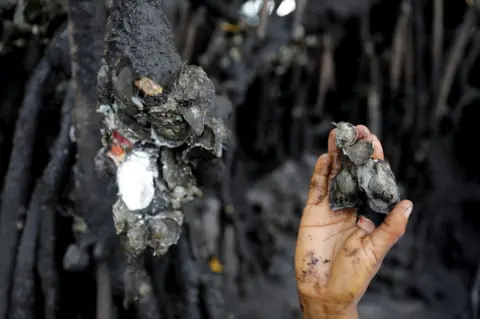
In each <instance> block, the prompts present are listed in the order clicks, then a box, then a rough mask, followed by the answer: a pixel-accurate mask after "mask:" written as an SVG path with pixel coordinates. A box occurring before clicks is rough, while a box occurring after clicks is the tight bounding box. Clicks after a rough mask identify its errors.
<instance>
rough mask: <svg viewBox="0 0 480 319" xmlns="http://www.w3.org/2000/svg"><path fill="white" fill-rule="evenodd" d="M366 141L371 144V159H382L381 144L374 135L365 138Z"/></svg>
mask: <svg viewBox="0 0 480 319" xmlns="http://www.w3.org/2000/svg"><path fill="white" fill-rule="evenodd" d="M365 140H366V141H371V142H372V143H373V154H372V157H373V158H375V159H381V160H383V159H384V155H383V147H382V143H380V140H379V139H378V137H377V136H376V135H375V134H369V135H368V136H367V137H365Z"/></svg>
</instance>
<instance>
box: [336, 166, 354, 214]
mask: <svg viewBox="0 0 480 319" xmlns="http://www.w3.org/2000/svg"><path fill="white" fill-rule="evenodd" d="M359 201H360V199H359V197H358V185H357V181H356V180H355V179H354V178H353V177H352V175H350V173H349V172H348V171H346V170H342V171H341V172H340V173H339V174H338V175H337V176H336V177H335V178H334V179H333V180H332V182H331V184H330V208H331V209H332V210H333V211H336V210H339V209H343V208H348V207H355V205H357V204H359Z"/></svg>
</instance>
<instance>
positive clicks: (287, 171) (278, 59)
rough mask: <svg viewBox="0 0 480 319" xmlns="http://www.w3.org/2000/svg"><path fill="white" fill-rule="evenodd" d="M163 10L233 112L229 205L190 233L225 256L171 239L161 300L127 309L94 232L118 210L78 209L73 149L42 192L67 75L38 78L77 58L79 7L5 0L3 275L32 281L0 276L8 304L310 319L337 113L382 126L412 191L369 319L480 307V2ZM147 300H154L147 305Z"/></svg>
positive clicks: (0, 99)
mask: <svg viewBox="0 0 480 319" xmlns="http://www.w3.org/2000/svg"><path fill="white" fill-rule="evenodd" d="M84 2H86V1H84ZM106 5H107V7H108V6H111V5H112V3H111V1H107V2H106ZM164 8H165V12H166V14H167V16H168V19H169V21H170V23H171V26H172V29H173V32H174V36H175V41H176V45H177V49H178V52H179V53H180V55H181V56H182V58H183V60H184V61H187V62H188V63H190V64H196V65H200V66H202V67H203V68H204V70H205V71H206V72H207V74H208V76H209V77H210V79H211V80H212V81H213V82H214V84H215V86H216V90H217V94H218V95H221V96H223V97H225V98H227V99H228V100H230V102H231V103H232V105H233V107H234V108H233V109H234V116H233V117H232V122H231V123H230V125H231V128H232V130H233V131H234V132H235V143H234V144H232V145H231V146H229V147H230V151H231V154H232V155H233V156H232V160H231V162H229V165H228V166H227V170H226V171H225V174H226V178H228V180H229V183H228V185H229V191H230V193H231V196H232V199H231V204H230V205H229V206H228V207H219V206H220V205H221V204H220V203H219V200H218V198H217V196H216V194H214V193H213V194H212V193H210V194H209V193H207V194H206V196H205V197H204V198H203V199H201V200H198V201H197V202H195V203H194V204H193V205H192V207H189V208H188V209H187V212H186V219H187V224H188V225H189V227H190V229H189V231H188V232H187V233H188V236H187V235H185V236H183V235H182V238H183V237H187V238H188V240H189V243H185V245H190V246H192V247H193V246H195V245H193V244H191V243H190V242H192V241H193V242H195V241H200V239H198V238H200V237H201V238H207V239H208V240H210V241H212V240H213V241H215V242H217V244H218V246H220V247H221V249H219V253H218V254H213V255H212V254H210V255H209V256H207V257H205V258H206V259H205V258H204V259H196V260H195V259H192V260H185V259H183V258H184V257H182V253H181V250H180V249H177V247H174V248H172V249H171V251H170V252H169V253H168V254H167V256H165V257H163V258H162V260H161V261H159V260H153V258H150V259H149V258H147V260H145V271H146V274H147V277H148V278H149V279H148V280H149V282H150V283H151V286H152V287H153V293H150V295H149V296H150V297H151V298H150V299H149V298H146V299H145V300H141V301H140V302H137V303H136V306H135V307H130V308H128V309H127V310H125V309H124V307H123V305H122V303H123V279H122V278H123V277H122V273H123V270H122V269H123V268H122V267H123V266H122V265H123V263H122V257H121V255H122V254H121V248H119V247H117V246H115V247H117V248H115V249H117V251H115V249H113V251H114V252H113V253H111V254H110V255H109V257H107V258H106V259H105V260H103V259H101V260H99V259H96V258H95V254H96V249H101V248H98V247H99V246H98V245H97V244H96V243H98V242H102V241H105V240H106V241H108V240H112V241H115V240H116V239H115V234H114V229H113V223H112V220H111V215H108V214H103V215H101V214H100V213H99V214H97V215H95V216H93V217H91V218H86V217H85V216H82V215H81V214H78V213H76V211H75V210H76V209H75V207H74V205H73V204H72V201H73V200H72V195H71V193H72V187H73V186H72V185H73V184H75V182H74V180H73V177H72V168H71V166H72V163H73V161H74V160H73V157H70V158H69V159H67V160H66V161H67V162H68V163H69V164H68V165H66V166H67V169H66V171H67V173H66V174H65V176H66V177H65V178H64V181H63V182H62V183H60V186H58V187H57V188H56V189H54V190H50V191H51V192H53V191H54V192H55V195H56V196H54V197H55V199H52V198H50V197H52V196H50V197H49V194H43V195H38V196H40V197H42V196H43V197H44V198H47V199H46V200H44V204H42V205H40V204H38V203H42V201H41V200H38V198H37V199H36V200H37V201H36V202H35V198H36V197H35V196H33V195H31V194H32V192H33V188H34V186H35V183H36V181H37V180H38V178H39V177H40V176H41V174H42V172H43V171H44V169H45V167H46V165H47V163H48V162H49V159H50V158H52V157H53V156H54V155H55V154H53V153H52V152H50V150H51V148H52V145H53V143H54V141H55V139H56V136H57V135H58V136H60V135H59V134H61V132H62V128H61V125H60V122H61V121H60V116H61V114H62V111H61V108H62V107H61V105H62V103H63V101H64V100H68V99H69V97H68V96H69V93H68V89H67V86H68V85H67V83H68V80H69V78H70V72H69V71H66V70H65V69H63V71H62V69H61V68H59V69H58V70H57V71H56V75H55V76H54V77H53V78H52V79H49V80H48V81H44V85H43V88H41V89H39V88H38V87H35V85H34V82H35V81H37V80H38V78H39V77H41V74H40V73H41V72H37V71H38V68H39V64H41V63H43V62H42V61H43V59H44V57H45V56H47V58H48V59H50V60H51V61H54V62H55V63H56V64H59V65H62V63H63V64H66V65H68V64H69V63H70V62H69V52H68V50H67V51H66V52H64V51H62V50H60V51H59V52H63V54H64V55H61V54H60V53H58V56H56V55H52V54H50V55H48V50H47V49H46V48H47V47H48V45H49V43H50V42H51V39H52V37H54V35H55V34H63V40H62V41H66V39H67V37H66V31H65V21H67V1H66V0H1V1H0V16H1V25H0V83H1V85H0V177H1V180H2V183H3V181H4V180H5V178H9V179H10V181H11V182H10V184H9V185H18V189H16V190H15V191H10V193H9V194H10V195H9V196H5V194H6V193H8V190H5V189H4V192H3V194H4V196H2V198H1V200H2V207H3V208H2V212H1V214H2V218H1V219H0V222H1V223H0V239H5V238H6V239H8V240H6V241H4V242H3V243H2V242H0V275H2V274H3V275H2V276H3V277H1V276H0V278H10V277H11V278H12V279H11V280H12V282H16V283H17V284H16V285H17V286H18V287H20V288H18V289H11V288H8V287H10V286H9V285H3V283H2V282H0V293H1V294H3V295H0V296H6V295H8V296H9V298H8V299H9V300H10V306H9V305H6V306H5V305H0V310H1V307H4V308H5V309H6V310H5V311H4V312H2V311H3V310H2V311H0V315H1V314H2V313H4V314H5V316H6V317H5V318H7V317H8V318H25V319H28V318H55V317H57V318H61V319H63V318H152V319H153V318H229V319H230V318H249V319H253V318H285V319H286V318H301V313H300V309H299V305H298V297H297V294H296V287H295V273H294V268H293V253H294V248H295V240H296V233H297V227H298V225H299V220H300V216H301V213H302V209H303V205H304V203H305V201H306V195H307V189H308V184H309V178H310V175H311V172H312V169H313V165H314V164H315V161H316V159H317V157H318V156H319V155H321V154H322V153H324V152H325V151H326V146H327V137H328V134H329V131H330V130H331V129H332V124H331V123H332V122H337V121H348V122H351V123H354V124H365V125H366V126H368V127H369V128H370V130H371V131H372V132H373V133H374V134H376V135H377V136H378V137H379V138H380V140H381V141H382V143H383V147H384V151H385V157H386V159H387V160H388V161H389V163H390V165H391V167H392V169H393V170H394V172H395V174H396V177H397V181H398V183H399V185H400V187H401V190H402V197H403V198H408V199H411V200H412V201H413V202H414V203H415V209H414V212H413V214H412V217H411V222H410V224H409V229H408V231H407V233H406V234H405V236H404V237H403V238H402V240H401V241H399V243H398V244H397V245H396V246H395V247H394V248H393V249H392V251H391V252H390V254H389V255H388V256H387V257H386V259H385V260H384V263H383V266H382V268H381V269H380V271H379V273H378V275H377V276H376V277H375V279H374V281H373V282H372V284H371V286H370V288H369V290H368V292H367V295H366V296H365V298H364V299H363V300H362V302H361V304H360V313H361V315H360V317H361V318H362V319H363V318H365V319H368V318H372V319H373V318H375V319H379V318H392V319H396V318H410V319H415V318H423V319H428V318H436V319H442V318H446V319H454V318H462V319H475V318H479V315H480V304H479V303H480V248H478V246H477V245H478V243H479V242H480V215H479V216H477V215H478V214H480V211H479V203H480V187H479V182H480V164H479V163H480V162H479V160H478V158H477V156H478V155H477V151H478V150H477V151H475V149H474V148H475V147H478V146H479V145H480V144H479V143H478V141H477V142H476V140H477V134H479V136H480V131H479V129H480V126H479V121H480V108H479V105H480V104H479V103H480V100H479V99H480V89H479V88H478V87H479V83H480V82H479V74H480V73H477V72H479V70H480V69H479V67H480V65H479V62H480V60H479V54H480V32H479V31H478V29H477V25H478V21H479V13H480V2H477V1H476V0H470V1H467V2H465V1H463V0H390V1H383V0H248V1H247V0H191V1H188V0H164ZM85 23H88V21H86V22H85ZM62 32H63V33H62ZM52 56H53V57H52ZM62 61H63V62H62ZM65 61H66V62H65ZM52 63H53V62H52ZM55 63H53V65H54V64H55ZM34 70H37V71H34ZM475 74H477V75H475ZM38 90H41V91H42V94H41V95H40V96H41V97H42V98H41V99H40V100H39V99H38V98H35V97H37V96H38V92H37V91H38ZM33 93H35V94H33ZM28 96H30V97H29V99H27V97H28ZM70 99H71V97H70ZM38 103H40V104H41V107H39V108H38V112H36V111H34V110H33V111H30V113H31V116H30V117H28V116H24V117H21V116H19V112H21V110H22V108H21V107H20V106H21V105H23V108H26V107H28V105H30V106H32V105H33V104H38ZM32 107H33V106H32ZM23 112H24V113H25V114H29V111H28V110H26V111H25V110H24V111H23ZM33 122H35V123H36V124H32V123H33ZM59 132H60V133H59ZM23 143H25V147H22V145H24V144H23ZM16 144H18V145H17V146H16V148H15V145H16ZM77 148H78V147H77ZM14 149H16V151H15V152H13V151H12V150H14ZM75 152H76V150H75V149H72V150H71V155H72V156H73V154H74V153H75ZM52 154H53V155H52ZM64 162H65V160H64ZM12 163H20V164H17V165H14V164H12ZM21 163H24V164H23V166H22V164H21ZM19 165H20V166H19ZM22 167H23V169H21V168H22ZM8 176H9V177H8ZM17 179H18V181H17ZM2 185H3V184H2ZM9 187H12V186H9ZM16 187H17V186H16ZM12 194H13V195H12ZM50 195H51V194H50ZM12 196H13V197H12ZM15 196H17V197H22V198H21V199H19V198H14V197H15ZM48 198H50V200H48ZM6 201H7V202H8V203H10V202H11V201H13V202H15V201H17V202H22V201H23V202H28V201H30V206H32V205H33V206H34V208H35V207H37V208H38V209H37V212H36V213H35V214H36V215H33V213H32V214H30V210H29V213H28V214H27V218H24V217H23V218H17V217H18V216H23V215H22V214H19V215H18V216H17V217H15V215H14V217H15V218H17V219H13V220H12V219H10V221H5V218H6V217H4V216H3V215H4V214H5V212H4V211H3V209H7V208H8V205H7V204H8V203H7V204H6V203H5V202H6ZM32 202H33V203H34V204H32ZM45 203H46V204H45ZM52 203H54V205H53V204H52ZM47 204H48V205H47ZM35 205H37V206H35ZM45 205H47V206H45ZM5 207H6V208H5ZM25 207H26V206H25ZM45 207H48V209H45ZM5 216H6V215H5ZM32 216H33V217H32ZM29 220H30V222H28V221H29ZM32 220H33V221H32ZM12 223H13V224H12ZM8 225H16V228H15V229H10V228H8V229H7V226H8ZM27 225H30V226H28V227H27ZM27 230H28V232H27ZM2 232H3V233H2ZM199 234H200V235H199ZM11 236H13V237H11ZM195 236H200V237H198V238H197V237H195ZM9 238H10V239H9ZM11 238H16V239H15V240H13V239H11ZM196 238H197V239H198V240H197V239H196ZM207 239H206V240H207ZM185 240H187V239H185ZM208 240H207V241H208ZM22 243H23V244H22ZM29 244H30V245H29ZM190 246H189V247H190ZM22 247H23V248H22ZM25 247H26V248H25ZM14 256H16V257H14ZM66 256H67V257H66ZM3 258H5V260H7V261H5V260H2V259H3ZM10 259H11V260H12V262H8V260H10ZM192 269H193V270H192ZM192 273H195V275H192ZM9 274H11V276H9ZM192 278H195V280H194V279H192ZM192 281H195V282H196V284H195V285H191V282H192ZM22 285H24V286H25V287H26V288H25V289H23V288H22V287H23V286H22ZM193 286H195V287H194V288H192V287H193ZM27 292H28V293H27ZM4 303H5V302H4ZM13 304H15V306H13ZM105 305H107V306H105ZM149 307H153V308H155V309H156V310H155V311H153V312H150V313H149V312H148V311H143V310H144V309H147V308H148V309H150V308H149ZM187 308H188V309H190V310H188V311H187V310H185V309H187ZM14 309H16V310H15V311H14ZM19 309H20V310H21V309H23V310H25V312H22V311H20V310H19ZM142 309H143V310H142ZM192 309H193V310H192Z"/></svg>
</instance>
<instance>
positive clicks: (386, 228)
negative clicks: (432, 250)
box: [365, 200, 413, 261]
mask: <svg viewBox="0 0 480 319" xmlns="http://www.w3.org/2000/svg"><path fill="white" fill-rule="evenodd" d="M412 209H413V203H412V202H411V201H409V200H403V201H401V202H400V203H398V204H397V206H395V208H394V209H393V210H392V211H391V212H390V214H388V215H387V217H385V220H384V221H383V223H381V224H380V226H378V227H377V228H376V229H375V230H374V231H373V232H372V233H371V234H370V236H369V237H370V240H367V241H366V243H365V245H366V247H365V248H366V249H368V250H370V251H371V252H372V254H373V255H374V256H376V258H377V261H381V260H383V258H384V257H385V255H386V254H387V252H388V251H389V250H390V248H392V246H393V245H394V244H395V243H396V242H397V240H398V239H400V237H402V236H403V234H404V233H405V229H406V227H407V222H408V217H409V216H410V213H411V212H412Z"/></svg>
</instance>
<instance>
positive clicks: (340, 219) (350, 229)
mask: <svg viewBox="0 0 480 319" xmlns="http://www.w3.org/2000/svg"><path fill="white" fill-rule="evenodd" d="M357 130H358V134H359V137H358V138H359V139H365V140H368V141H372V142H373V144H374V154H373V158H376V159H383V149H382V145H381V144H380V141H379V140H378V138H377V137H376V136H375V135H373V134H371V133H370V131H369V130H368V128H366V127H365V126H363V125H358V126H357ZM335 138H336V137H335V130H332V131H331V132H330V136H329V138H328V154H324V155H322V156H320V158H319V159H318V161H317V163H316V165H315V170H314V173H313V176H312V179H311V182H310V190H309V194H308V201H307V205H306V207H305V209H304V211H303V216H302V220H301V222H300V228H299V232H298V239H297V247H296V251H295V271H296V276H297V288H298V293H299V297H300V304H301V308H302V312H303V316H304V318H305V319H307V318H308V319H317V318H322V319H324V318H348V319H351V318H358V313H357V304H358V302H359V300H360V298H361V297H362V296H363V294H364V293H365V291H366V289H367V287H368V285H369V283H370V281H371V280H372V278H373V276H374V275H375V274H376V273H377V271H378V269H379V268H380V265H381V263H382V261H383V258H384V257H385V255H386V254H387V252H388V251H389V250H390V248H391V247H392V246H393V245H394V244H395V242H396V241H397V240H398V239H399V238H400V237H401V236H402V235H403V234H404V232H405V228H406V226H407V222H408V217H409V215H410V212H411V211H412V208H413V204H412V202H410V201H408V200H404V201H401V202H400V203H399V204H397V206H396V207H395V208H394V209H393V210H392V212H390V214H388V215H387V216H386V218H385V220H384V222H383V223H382V224H381V225H379V226H378V227H375V225H374V224H373V222H371V221H370V220H368V219H367V218H365V217H363V216H360V217H359V218H357V212H356V210H355V209H342V210H338V211H335V212H334V211H332V210H331V209H330V205H329V201H328V193H329V184H330V183H329V182H330V181H331V180H332V178H333V177H335V176H336V174H337V173H338V172H339V171H340V169H341V163H340V157H339V156H340V153H339V150H338V148H337V147H336V143H335ZM357 219H358V221H357Z"/></svg>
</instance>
